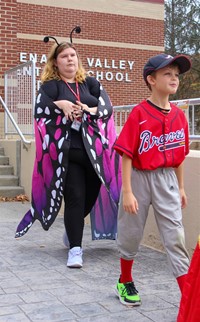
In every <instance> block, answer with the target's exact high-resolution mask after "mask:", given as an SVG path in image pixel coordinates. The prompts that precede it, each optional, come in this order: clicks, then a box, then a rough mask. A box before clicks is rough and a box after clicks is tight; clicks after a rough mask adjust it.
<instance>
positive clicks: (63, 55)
mask: <svg viewBox="0 0 200 322" xmlns="http://www.w3.org/2000/svg"><path fill="white" fill-rule="evenodd" d="M46 38H50V37H45V39H46ZM54 39H55V38H54ZM55 40H56V39H55ZM41 80H42V85H41V87H40V89H39V92H38V95H37V98H36V104H35V114H34V126H35V142H36V158H35V163H34V169H33V176H32V202H31V209H30V210H29V211H28V212H27V213H26V214H25V216H24V217H23V219H22V220H21V222H20V223H19V225H18V227H17V231H16V235H15V237H16V238H18V237H21V236H23V235H24V234H25V233H26V232H27V231H28V230H29V228H30V227H31V226H32V224H33V223H34V221H35V220H36V219H38V220H39V221H40V222H41V224H42V227H43V228H44V229H45V230H48V229H49V227H50V226H51V225H52V223H53V222H54V220H55V219H56V216H57V214H58V212H59V210H60V208H61V204H62V199H63V198H64V205H65V206H64V224H65V229H66V236H67V237H68V241H69V252H68V259H67V266H68V267H82V264H83V260H82V237H83V229H84V218H85V217H86V216H87V215H88V214H89V213H90V216H91V229H92V239H115V234H116V221H117V209H118V201H119V193H120V188H121V166H120V158H119V156H118V155H117V154H116V152H115V151H114V149H113V144H114V143H115V140H116V131H115V127H114V119H113V108H112V105H111V102H110V99H109V97H108V95H107V93H106V91H105V90H104V89H103V87H102V85H101V84H100V83H99V82H98V81H97V80H96V79H95V78H94V77H90V76H87V75H86V72H85V70H84V68H83V66H82V63H81V60H80V57H79V55H78V52H77V50H76V48H75V46H74V45H73V44H70V43H66V42H62V43H60V44H59V43H58V42H57V40H56V44H55V45H53V47H52V48H51V50H50V53H49V55H48V59H47V63H46V65H45V68H44V70H43V72H42V75H41ZM65 239H66V238H65Z"/></svg>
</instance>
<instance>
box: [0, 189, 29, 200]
mask: <svg viewBox="0 0 200 322" xmlns="http://www.w3.org/2000/svg"><path fill="white" fill-rule="evenodd" d="M22 194H24V188H23V187H16V186H15V187H11V186H10V187H8V186H1V187H0V197H8V198H14V197H16V196H19V195H22Z"/></svg>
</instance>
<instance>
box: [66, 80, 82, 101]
mask: <svg viewBox="0 0 200 322" xmlns="http://www.w3.org/2000/svg"><path fill="white" fill-rule="evenodd" d="M66 84H67V86H68V88H69V90H70V91H71V92H72V93H73V94H74V96H75V97H76V98H77V100H78V101H79V102H80V94H79V88H78V82H76V93H75V92H74V90H73V89H72V88H71V86H70V85H69V84H68V83H67V82H66Z"/></svg>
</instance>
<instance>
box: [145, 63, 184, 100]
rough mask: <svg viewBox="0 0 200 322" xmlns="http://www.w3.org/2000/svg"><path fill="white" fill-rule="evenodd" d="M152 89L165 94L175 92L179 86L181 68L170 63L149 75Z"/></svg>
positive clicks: (148, 78)
mask: <svg viewBox="0 0 200 322" xmlns="http://www.w3.org/2000/svg"><path fill="white" fill-rule="evenodd" d="M147 80H148V83H149V84H150V86H151V90H152V91H159V92H160V93H163V94H165V95H170V94H175V93H176V91H177V89H178V86H179V68H178V66H172V65H169V66H167V67H164V68H161V69H159V70H157V71H156V72H154V73H153V74H151V75H149V76H147Z"/></svg>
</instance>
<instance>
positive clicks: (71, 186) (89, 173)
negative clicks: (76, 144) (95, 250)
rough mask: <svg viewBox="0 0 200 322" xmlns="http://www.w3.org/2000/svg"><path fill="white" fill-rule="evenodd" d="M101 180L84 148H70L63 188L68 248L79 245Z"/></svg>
mask: <svg viewBox="0 0 200 322" xmlns="http://www.w3.org/2000/svg"><path fill="white" fill-rule="evenodd" d="M100 187H101V181H100V179H99V177H98V176H97V174H96V172H95V170H94V168H93V166H92V164H91V162H90V160H89V158H88V155H87V153H86V151H85V150H84V149H70V151H69V167H68V171H67V176H66V184H65V189H64V201H65V210H64V224H65V229H66V232H67V235H68V238H69V243H70V248H73V247H75V246H79V247H81V244H82V237H83V228H84V218H85V217H86V216H87V215H88V214H89V212H90V211H91V209H92V207H93V206H94V204H95V201H96V199H97V196H98V193H99V190H100Z"/></svg>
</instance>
